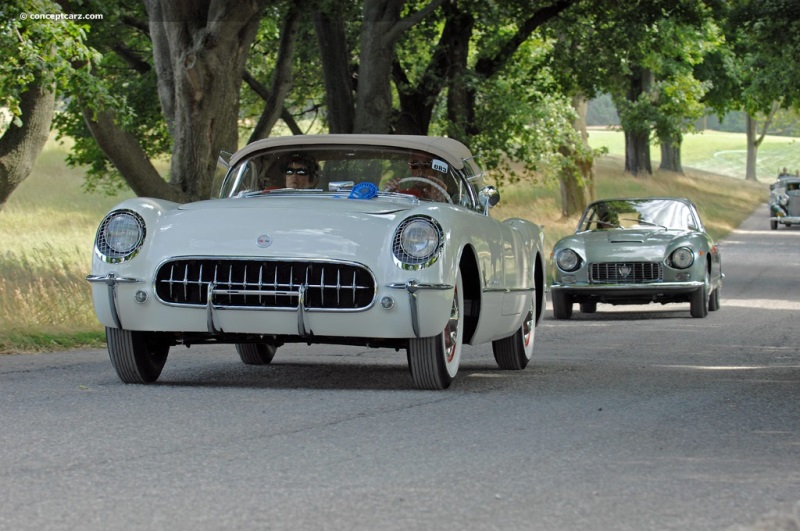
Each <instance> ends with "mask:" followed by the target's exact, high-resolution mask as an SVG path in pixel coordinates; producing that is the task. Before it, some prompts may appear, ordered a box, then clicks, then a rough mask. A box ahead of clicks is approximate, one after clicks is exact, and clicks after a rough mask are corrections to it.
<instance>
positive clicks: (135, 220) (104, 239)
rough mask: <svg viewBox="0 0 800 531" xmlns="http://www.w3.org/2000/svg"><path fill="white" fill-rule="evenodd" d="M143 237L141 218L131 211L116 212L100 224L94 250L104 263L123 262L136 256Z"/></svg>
mask: <svg viewBox="0 0 800 531" xmlns="http://www.w3.org/2000/svg"><path fill="white" fill-rule="evenodd" d="M144 236H145V230H144V219H142V216H140V215H139V214H137V213H136V212H134V211H132V210H117V211H114V212H111V213H110V214H108V215H107V216H106V217H105V219H103V221H102V222H101V223H100V228H98V229H97V236H96V238H95V248H96V250H97V254H98V256H100V258H102V259H103V260H104V261H106V262H124V261H125V260H130V259H131V258H133V256H135V255H136V252H137V251H138V250H139V248H140V247H141V246H142V243H143V242H144Z"/></svg>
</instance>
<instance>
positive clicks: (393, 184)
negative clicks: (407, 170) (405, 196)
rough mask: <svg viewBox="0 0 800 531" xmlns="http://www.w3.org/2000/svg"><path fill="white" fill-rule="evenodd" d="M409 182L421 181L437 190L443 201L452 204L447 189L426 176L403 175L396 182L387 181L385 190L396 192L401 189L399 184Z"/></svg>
mask: <svg viewBox="0 0 800 531" xmlns="http://www.w3.org/2000/svg"><path fill="white" fill-rule="evenodd" d="M410 182H417V183H422V184H424V185H426V186H431V187H433V189H435V190H436V191H437V192H439V195H441V196H442V198H444V200H445V202H447V203H450V204H451V205H452V204H453V199H452V198H451V197H450V194H448V193H447V189H445V187H444V186H442V185H441V184H439V183H437V182H436V181H434V180H433V179H429V178H427V177H404V178H402V179H400V180H399V181H397V182H391V183H389V185H388V186H387V187H386V190H387V191H389V192H397V191H399V190H401V189H402V186H400V185H401V184H403V183H410ZM401 193H402V192H401ZM431 199H434V198H431Z"/></svg>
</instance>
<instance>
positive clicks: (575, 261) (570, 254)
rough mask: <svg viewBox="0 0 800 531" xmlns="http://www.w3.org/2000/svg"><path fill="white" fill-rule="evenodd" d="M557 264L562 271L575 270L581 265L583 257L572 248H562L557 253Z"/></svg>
mask: <svg viewBox="0 0 800 531" xmlns="http://www.w3.org/2000/svg"><path fill="white" fill-rule="evenodd" d="M556 265H557V266H558V268H559V269H561V270H562V271H575V270H576V269H578V266H579V265H581V259H580V257H579V256H578V253H576V252H575V251H573V250H572V249H561V250H560V251H558V253H557V254H556Z"/></svg>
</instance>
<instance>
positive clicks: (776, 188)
mask: <svg viewBox="0 0 800 531" xmlns="http://www.w3.org/2000/svg"><path fill="white" fill-rule="evenodd" d="M769 209H770V214H771V215H770V218H769V228H770V229H772V230H776V229H777V228H778V225H779V224H780V225H786V226H787V227H791V226H792V223H800V177H793V176H781V177H780V178H779V179H778V180H777V181H775V182H774V183H773V184H772V185H770V194H769Z"/></svg>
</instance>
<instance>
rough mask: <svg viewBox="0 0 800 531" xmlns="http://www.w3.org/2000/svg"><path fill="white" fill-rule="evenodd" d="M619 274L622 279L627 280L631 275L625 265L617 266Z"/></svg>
mask: <svg viewBox="0 0 800 531" xmlns="http://www.w3.org/2000/svg"><path fill="white" fill-rule="evenodd" d="M618 271H619V274H620V275H622V278H628V275H630V274H631V268H630V266H628V265H627V264H623V265H621V266H619V269H618Z"/></svg>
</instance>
